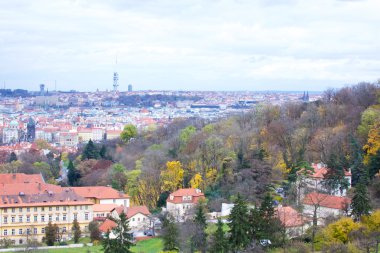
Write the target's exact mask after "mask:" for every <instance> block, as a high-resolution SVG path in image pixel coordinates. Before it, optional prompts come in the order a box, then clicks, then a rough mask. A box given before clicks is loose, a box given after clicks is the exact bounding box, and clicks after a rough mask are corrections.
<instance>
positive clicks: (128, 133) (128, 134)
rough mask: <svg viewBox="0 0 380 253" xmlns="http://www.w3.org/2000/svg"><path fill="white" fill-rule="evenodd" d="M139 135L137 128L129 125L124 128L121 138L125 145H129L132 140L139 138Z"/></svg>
mask: <svg viewBox="0 0 380 253" xmlns="http://www.w3.org/2000/svg"><path fill="white" fill-rule="evenodd" d="M137 133H138V132H137V128H136V126H134V125H132V124H128V125H126V126H124V129H123V131H122V132H121V134H120V138H121V140H122V141H124V142H125V143H128V142H129V141H130V140H131V139H132V138H135V137H136V136H137Z"/></svg>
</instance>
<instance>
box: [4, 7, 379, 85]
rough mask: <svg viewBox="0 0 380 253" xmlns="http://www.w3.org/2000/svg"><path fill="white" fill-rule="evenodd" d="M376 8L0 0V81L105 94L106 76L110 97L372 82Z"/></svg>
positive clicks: (375, 65)
mask: <svg viewBox="0 0 380 253" xmlns="http://www.w3.org/2000/svg"><path fill="white" fill-rule="evenodd" d="M379 10H380V1H379V0H368V1H365V0H363V1H359V0H356V1H354V0H299V1H297V0H235V1H233V0H230V1H227V0H107V1H101V0H66V1H63V0H62V1H60V0H54V1H52V0H33V1H30V0H24V1H22V0H11V1H6V0H1V1H0V82H1V86H3V82H4V81H5V85H6V88H12V89H15V88H26V89H31V90H37V89H38V85H39V84H40V83H45V84H46V86H47V88H48V89H49V90H53V89H54V82H55V80H56V82H57V88H58V89H59V90H68V89H76V90H90V91H94V90H96V89H100V90H105V89H112V77H113V71H115V70H116V71H118V73H119V76H120V87H119V89H120V90H126V89H127V86H128V84H129V83H131V84H132V85H133V87H134V89H137V90H146V89H155V90H157V89H171V90H323V89H325V88H327V87H342V86H344V85H346V84H353V83H356V82H359V81H371V82H374V81H376V80H377V79H378V78H380V28H379V27H380V15H379ZM116 56H117V65H116V64H115V59H116Z"/></svg>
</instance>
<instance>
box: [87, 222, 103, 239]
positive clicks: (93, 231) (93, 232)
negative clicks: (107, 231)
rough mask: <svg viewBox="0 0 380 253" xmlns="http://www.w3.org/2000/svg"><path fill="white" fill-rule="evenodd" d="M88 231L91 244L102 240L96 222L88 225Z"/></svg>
mask: <svg viewBox="0 0 380 253" xmlns="http://www.w3.org/2000/svg"><path fill="white" fill-rule="evenodd" d="M88 230H89V231H90V238H91V242H93V241H96V240H100V239H101V238H102V234H101V232H100V230H99V223H98V222H97V221H91V222H90V223H89V224H88Z"/></svg>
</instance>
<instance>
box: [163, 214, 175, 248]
mask: <svg viewBox="0 0 380 253" xmlns="http://www.w3.org/2000/svg"><path fill="white" fill-rule="evenodd" d="M162 239H163V241H164V250H176V249H177V248H178V247H177V246H178V241H177V239H178V227H177V225H176V224H175V222H174V219H173V217H172V216H170V215H169V216H168V217H165V218H164V221H163V223H162Z"/></svg>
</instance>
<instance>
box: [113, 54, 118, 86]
mask: <svg viewBox="0 0 380 253" xmlns="http://www.w3.org/2000/svg"><path fill="white" fill-rule="evenodd" d="M116 65H117V56H116ZM117 87H119V74H118V73H117V72H116V71H115V72H113V91H114V92H116V91H117Z"/></svg>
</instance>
